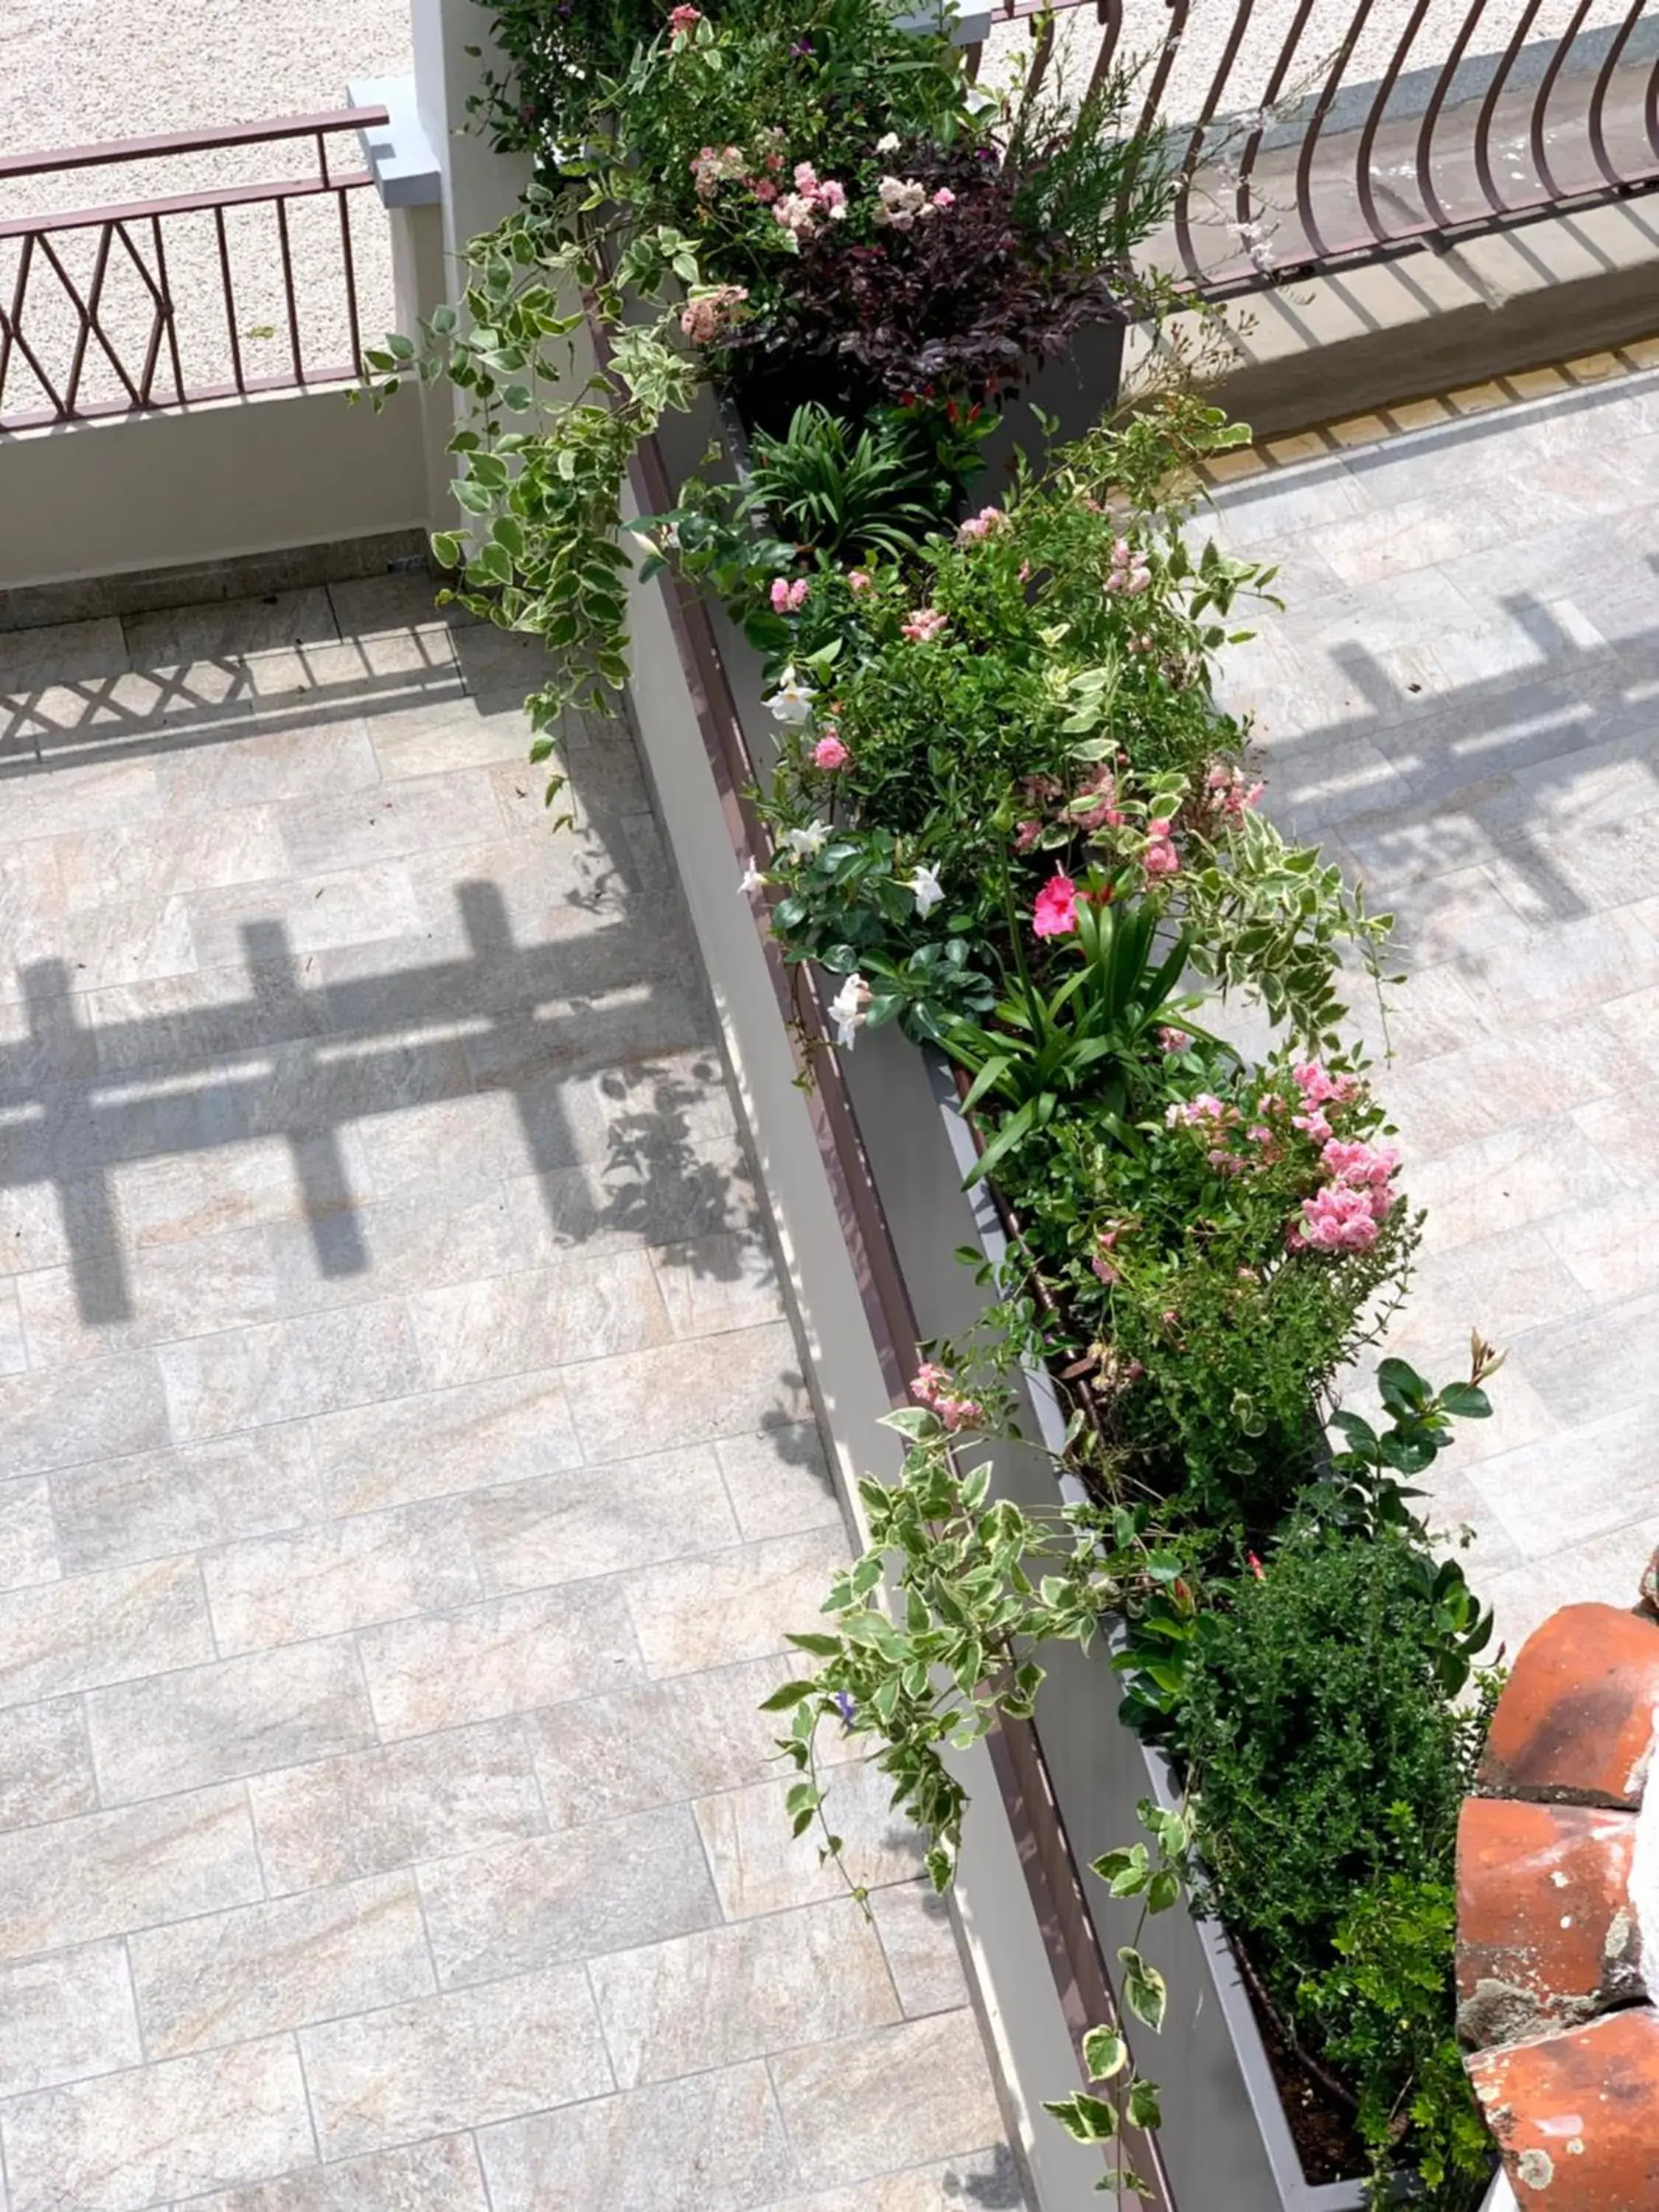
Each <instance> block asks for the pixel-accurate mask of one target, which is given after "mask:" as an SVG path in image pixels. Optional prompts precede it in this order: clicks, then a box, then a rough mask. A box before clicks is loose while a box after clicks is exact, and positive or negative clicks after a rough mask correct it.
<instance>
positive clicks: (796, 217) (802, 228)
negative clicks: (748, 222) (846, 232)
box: [772, 161, 847, 239]
mask: <svg viewBox="0 0 1659 2212" xmlns="http://www.w3.org/2000/svg"><path fill="white" fill-rule="evenodd" d="M772 214H773V217H774V220H775V221H776V222H780V223H781V224H782V226H783V228H785V229H786V230H787V231H788V232H789V234H790V235H791V236H792V237H794V238H798V239H800V238H814V237H816V236H817V229H818V225H819V224H820V223H821V222H845V221H846V220H847V187H846V186H845V185H840V184H837V183H836V179H834V178H833V177H820V176H819V175H818V173H817V170H816V169H815V168H814V167H812V164H811V162H810V161H797V162H796V164H795V189H794V191H793V192H786V193H785V194H784V195H783V197H782V198H781V199H780V200H779V201H778V202H777V204H775V207H774V208H773V210H772Z"/></svg>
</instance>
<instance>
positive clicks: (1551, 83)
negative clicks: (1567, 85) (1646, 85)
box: [1528, 0, 1590, 200]
mask: <svg viewBox="0 0 1659 2212" xmlns="http://www.w3.org/2000/svg"><path fill="white" fill-rule="evenodd" d="M1589 10H1590V0H1578V5H1577V8H1576V9H1574V10H1573V16H1572V21H1571V22H1570V23H1569V24H1568V26H1567V27H1566V29H1565V31H1563V32H1562V33H1561V42H1560V44H1559V46H1557V47H1556V49H1555V52H1553V54H1552V55H1551V56H1550V60H1549V66H1548V68H1547V70H1545V71H1544V74H1543V76H1542V77H1541V79H1540V81H1539V85H1538V97H1537V99H1536V100H1534V102H1533V109H1532V129H1531V131H1530V132H1529V133H1528V136H1529V137H1530V139H1531V142H1532V165H1533V167H1534V169H1536V170H1537V172H1538V177H1539V181H1540V183H1541V185H1543V187H1544V190H1545V191H1546V192H1547V194H1548V196H1549V197H1550V198H1551V199H1553V200H1559V199H1561V198H1563V197H1565V195H1564V194H1563V192H1562V190H1561V187H1560V185H1558V184H1557V183H1556V181H1555V173H1554V171H1553V169H1552V168H1551V167H1550V157H1549V154H1548V152H1547V149H1546V147H1545V144H1544V130H1545V120H1544V118H1545V116H1546V113H1547V110H1548V108H1549V104H1550V94H1552V93H1553V91H1554V90H1555V80H1556V79H1557V77H1559V76H1560V74H1561V71H1562V69H1563V68H1564V67H1565V63H1566V58H1567V56H1568V55H1569V54H1570V53H1571V52H1572V48H1573V42H1574V40H1576V39H1577V36H1578V33H1579V30H1580V28H1581V27H1582V26H1583V21H1584V18H1585V16H1586V15H1589Z"/></svg>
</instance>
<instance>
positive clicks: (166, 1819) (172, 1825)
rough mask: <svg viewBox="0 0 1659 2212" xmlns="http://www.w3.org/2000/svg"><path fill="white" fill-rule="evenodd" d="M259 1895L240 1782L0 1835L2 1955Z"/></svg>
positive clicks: (256, 1864) (207, 1909) (84, 1938)
mask: <svg viewBox="0 0 1659 2212" xmlns="http://www.w3.org/2000/svg"><path fill="white" fill-rule="evenodd" d="M260 1893H261V1883H260V1879H259V1860H258V1853H257V1851H256V1850H255V1849H254V1842H253V1824H252V1820H250V1819H249V1818H248V1810H247V1798H246V1794H245V1793H244V1792H243V1791H242V1790H240V1789H216V1790H188V1791H185V1793H184V1794H183V1795H181V1796H172V1797H163V1798H161V1799H159V1800H158V1801H157V1802H155V1804H151V1805H134V1806H123V1807H120V1808H117V1809H116V1810H113V1811H110V1812H94V1813H88V1814H84V1815H82V1817H81V1818H80V1819H64V1818H59V1819H58V1820H52V1821H50V1822H48V1823H46V1825H44V1826H39V1825H37V1826H32V1827H26V1828H25V1827H19V1828H16V1829H14V1830H13V1831H12V1832H10V1833H9V1834H7V1835H3V1836H0V1958H8V1959H15V1958H21V1957H27V1955H29V1954H31V1953H33V1952H37V1951H50V1950H55V1949H58V1948H60V1947H61V1946H64V1945H66V1944H70V1943H83V1942H90V1941H91V1940H92V1938H93V1937H94V1936H107V1935H118V1934H121V1933H123V1932H125V1930H126V1929H132V1928H148V1927H152V1926H154V1925H155V1924H156V1923H159V1922H161V1921H164V1920H183V1919H187V1918H189V1917H191V1916H192V1915H194V1914H197V1913H202V1912H216V1911H223V1910H225V1909H227V1908H228V1907H229V1906H231V1905H248V1904H252V1902H253V1901H254V1900H255V1899H257V1898H258V1896H259V1895H260Z"/></svg>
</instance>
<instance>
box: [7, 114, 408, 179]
mask: <svg viewBox="0 0 1659 2212" xmlns="http://www.w3.org/2000/svg"><path fill="white" fill-rule="evenodd" d="M391 120H392V118H391V114H390V112H388V110H386V108H384V107H331V108H325V109H324V110H323V112H321V113H320V114H317V115H279V116H275V117H267V118H265V119H264V121H263V122H259V123H230V124H226V125H222V126H221V127H220V128H219V129H218V130H216V131H164V132H162V133H161V136H160V137H152V138H105V139H100V141H99V142H98V143H96V144H94V145H91V146H64V147H61V148H59V149H58V150H57V151H56V152H55V153H48V154H6V155H0V177H46V176H55V175H56V174H57V173H58V171H60V170H62V169H96V168H102V167H106V166H107V165H108V164H109V163H111V162H112V161H150V160H153V159H154V158H155V156H156V155H165V154H208V153H214V152H216V151H217V150H218V149H220V148H221V147H223V146H269V145H273V144H275V143H276V142H277V141H278V140H280V139H283V138H308V137H312V136H313V133H315V132H316V131H364V130H373V129H374V128H375V127H377V126H378V125H380V124H382V123H389V122H390V121H391Z"/></svg>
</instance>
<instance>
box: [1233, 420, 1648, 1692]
mask: <svg viewBox="0 0 1659 2212" xmlns="http://www.w3.org/2000/svg"><path fill="white" fill-rule="evenodd" d="M1218 520H1219V525H1220V535H1221V538H1222V539H1223V542H1224V543H1225V544H1226V545H1227V547H1228V548H1229V549H1230V550H1238V551H1241V552H1242V551H1245V550H1249V552H1251V553H1252V554H1254V555H1255V556H1258V557H1262V558H1270V559H1276V560H1278V561H1279V562H1282V564H1283V574H1282V581H1281V584H1280V586H1279V589H1280V590H1281V592H1282V594H1283V596H1284V598H1285V600H1286V603H1287V605H1286V611H1285V613H1284V614H1282V615H1273V614H1269V615H1268V616H1267V617H1264V618H1263V619H1262V621H1261V624H1260V632H1261V634H1260V636H1259V638H1258V639H1257V641H1255V643H1254V644H1252V645H1250V646H1249V647H1245V648H1243V650H1241V651H1239V652H1238V653H1237V655H1236V657H1235V658H1234V659H1232V660H1231V675H1230V678H1229V681H1228V684H1227V687H1226V696H1227V700H1228V703H1229V704H1231V706H1233V707H1234V708H1236V709H1241V710H1243V709H1248V710H1249V711H1250V712H1252V713H1253V714H1255V717H1256V734H1257V737H1258V738H1259V740H1260V742H1261V747H1262V750H1263V753H1264V756H1265V760H1266V772H1267V776H1268V779H1269V793H1268V798H1267V802H1266V803H1267V806H1268V808H1269V811H1271V812H1272V814H1273V817H1274V818H1275V820H1277V821H1278V822H1279V824H1280V825H1281V826H1282V827H1283V828H1284V829H1285V830H1286V832H1287V833H1293V834H1295V835H1296V836H1299V837H1303V838H1305V839H1306V840H1307V841H1308V842H1318V843H1319V844H1321V845H1322V847H1323V848H1324V849H1325V851H1326V852H1327V854H1329V855H1330V856H1331V857H1332V858H1333V859H1335V860H1340V862H1341V863H1342V865H1343V866H1344V868H1345V870H1346V872H1347V873H1348V874H1349V875H1350V876H1351V877H1357V878H1362V879H1363V880H1364V884H1365V886H1366V890H1367V892H1368V895H1369V897H1370V903H1371V904H1372V906H1373V907H1374V908H1391V909H1393V910H1394V911H1395V914H1396V915H1398V917H1399V936H1398V945H1399V949H1400V951H1401V953H1402V954H1403V956H1404V957H1403V959H1402V961H1401V963H1399V964H1401V966H1403V967H1404V968H1406V969H1407V970H1408V971H1409V980H1408V981H1407V982H1406V983H1405V984H1404V986H1403V987H1401V988H1400V989H1399V990H1397V991H1396V992H1395V993H1393V994H1390V996H1391V1000H1392V1004H1393V1008H1394V1011H1393V1012H1392V1014H1391V1016H1390V1018H1389V1023H1388V1030H1387V1040H1386V1042H1390V1043H1391V1044H1392V1047H1393V1051H1394V1060H1393V1064H1392V1065H1391V1066H1381V1067H1379V1070H1378V1081H1379V1087H1380V1089H1381V1090H1382V1091H1383V1095H1384V1096H1385V1097H1386V1098H1387V1099H1388V1101H1389V1103H1390V1104H1391V1106H1392V1108H1393V1109H1394V1112H1395V1117H1396V1118H1397V1120H1398V1121H1399V1124H1400V1127H1401V1133H1402V1144H1403V1146H1404V1149H1405V1152H1406V1159H1407V1168H1406V1174H1405V1176H1403V1177H1402V1180H1403V1181H1404V1182H1406V1184H1407V1188H1408V1189H1409V1190H1410V1192H1411V1194H1412V1196H1413V1200H1415V1201H1416V1202H1417V1203H1419V1204H1420V1205H1422V1206H1425V1207H1426V1208H1427V1210H1428V1226H1427V1235H1426V1238H1425V1245H1424V1251H1423V1258H1422V1264H1421V1267H1420V1268H1419V1274H1418V1279H1417V1282H1416V1285H1415V1287H1414V1291H1413V1296H1412V1297H1411V1300H1410V1303H1409V1304H1408V1306H1407V1309H1406V1310H1405V1312H1404V1313H1403V1315H1402V1316H1401V1320H1400V1322H1399V1323H1398V1325H1397V1326H1396V1328H1395V1331H1394V1333H1393V1335H1392V1337H1391V1340H1390V1346H1389V1348H1390V1349H1392V1350H1394V1351H1396V1352H1399V1353H1400V1354H1401V1356H1402V1357H1405V1358H1409V1359H1410V1360H1411V1361H1412V1362H1413V1364H1415V1365H1417V1366H1419V1368H1421V1369H1423V1370H1425V1371H1426V1372H1427V1373H1428V1374H1429V1375H1430V1376H1431V1379H1432V1380H1435V1381H1443V1380H1448V1379H1450V1378H1451V1377H1452V1376H1454V1375H1455V1373H1457V1372H1458V1371H1460V1370H1461V1369H1462V1366H1463V1364H1464V1363H1465V1360H1466V1357H1467V1352H1466V1347H1467V1345H1468V1333H1469V1330H1470V1328H1471V1327H1473V1326H1478V1327H1479V1328H1480V1329H1481V1331H1482V1332H1483V1333H1484V1334H1486V1335H1487V1336H1488V1337H1490V1338H1492V1340H1494V1341H1496V1342H1497V1343H1498V1344H1499V1345H1502V1346H1508V1347H1509V1352H1510V1357H1509V1363H1508V1365H1507V1366H1506V1367H1505V1369H1504V1371H1503V1372H1502V1373H1501V1374H1500V1375H1499V1376H1498V1377H1497V1378H1496V1380H1495V1382H1494V1383H1493V1385H1492V1396H1493V1400H1494V1404H1495V1407H1496V1413H1495V1418H1494V1419H1492V1421H1491V1422H1490V1423H1486V1424H1469V1425H1468V1426H1467V1427H1466V1429H1465V1430H1464V1432H1463V1440H1462V1442H1461V1443H1459V1444H1458V1445H1457V1446H1456V1447H1455V1449H1454V1450H1453V1451H1452V1452H1450V1453H1449V1454H1448V1455H1446V1457H1445V1458H1444V1459H1443V1460H1442V1462H1440V1466H1439V1468H1438V1470H1437V1473H1436V1474H1435V1475H1434V1476H1433V1477H1431V1478H1430V1480H1431V1486H1432V1488H1433V1490H1434V1492H1435V1494H1436V1497H1437V1501H1438V1504H1439V1507H1440V1510H1441V1513H1442V1516H1443V1518H1444V1519H1445V1520H1446V1521H1447V1522H1448V1523H1449V1524H1450V1525H1455V1524H1458V1523H1467V1524H1468V1525H1469V1526H1471V1527H1473V1528H1474V1531H1475V1542H1474V1547H1473V1550H1472V1552H1471V1553H1469V1554H1468V1564H1469V1565H1470V1570H1471V1572H1472V1574H1473V1575H1474V1577H1475V1578H1476V1579H1477V1581H1478V1583H1479V1586H1480V1589H1482V1591H1483V1592H1484V1594H1485V1595H1486V1596H1487V1597H1488V1598H1489V1599H1490V1600H1492V1601H1493V1602H1494V1603H1495V1605H1496V1607H1497V1612H1498V1629H1499V1632H1500V1634H1501V1635H1503V1636H1504V1638H1507V1640H1508V1643H1509V1645H1510V1650H1511V1651H1513V1650H1514V1649H1515V1647H1516V1644H1517V1642H1518V1641H1519V1640H1520V1639H1521V1638H1522V1637H1523V1636H1524V1635H1525V1634H1526V1633H1527V1632H1528V1631H1529V1630H1530V1629H1531V1628H1532V1627H1533V1626H1535V1625H1536V1624H1537V1622H1538V1621H1539V1620H1541V1619H1542V1618H1543V1617H1544V1615H1546V1614H1547V1613H1549V1612H1551V1611H1552V1610H1553V1608H1554V1607H1556V1606H1558V1605H1559V1604H1561V1603H1563V1602H1565V1601H1571V1600H1574V1599H1582V1598H1592V1597H1595V1598H1602V1599H1606V1600H1608V1601H1612V1602H1613V1603H1617V1604H1620V1605H1628V1604H1630V1603H1632V1601H1633V1597H1634V1592H1635V1588H1636V1582H1637V1577H1638V1572H1639V1570H1640V1568H1641V1566H1642V1565H1643V1564H1644V1561H1645V1559H1646V1558H1647V1555H1648V1553H1650V1551H1651V1550H1652V1549H1653V1547H1654V1546H1655V1545H1656V1543H1659V1455H1656V1451H1655V1444H1654V1438H1655V1434H1656V1423H1659V1110H1656V1090H1659V378H1655V377H1652V376H1648V377H1632V378H1630V379H1627V380H1622V381H1620V382H1618V383H1614V384H1609V385H1607V386H1601V387H1599V388H1598V387H1591V388H1589V389H1585V390H1580V391H1571V390H1569V391H1566V392H1563V393H1562V394H1561V395H1560V396H1558V397H1553V398H1542V399H1540V400H1537V401H1535V402H1533V403H1530V404H1526V405H1523V406H1511V407H1507V408H1504V409H1501V410H1498V411H1495V412H1492V413H1490V414H1480V415H1475V416H1471V417H1469V418H1468V419H1467V420H1463V421H1458V422H1451V423H1449V424H1448V425H1447V426H1445V427H1443V428H1431V429H1425V430H1423V431H1420V432H1418V433H1414V434H1413V435H1407V436H1403V437H1400V438H1397V439H1395V440H1392V441H1389V442H1386V443H1381V444H1378V445H1376V446H1375V447H1370V448H1368V449H1358V450H1355V451H1353V452H1352V453H1348V454H1346V456H1344V457H1342V458H1340V459H1326V460H1322V461H1316V462H1313V463H1311V464H1309V465H1304V466H1297V467H1294V468H1291V469H1289V470H1286V471H1278V472H1275V473H1273V474H1272V475H1270V476H1268V477H1261V478H1257V479H1255V481H1253V482H1248V483H1240V484H1237V485H1234V486H1231V487H1230V488H1228V489H1226V490H1225V492H1224V493H1222V494H1221V495H1220V496H1219V515H1218ZM1357 1011H1358V1012H1359V1013H1360V1014H1361V1016H1362V1026H1363V1027H1364V1028H1365V1030H1366V1031H1367V1033H1368V1036H1369V1039H1370V1046H1371V1049H1372V1051H1373V1052H1374V1053H1375V1054H1378V1055H1380V1054H1382V1053H1383V1050H1384V1048H1385V1039H1384V1036H1383V1025H1382V1024H1381V1022H1380V1021H1379V1019H1378V1017H1377V1015H1376V1010H1375V1008H1374V1007H1373V1008H1367V1007H1366V1006H1364V1003H1363V1001H1362V1003H1361V1005H1360V1006H1359V1007H1358V1009H1357Z"/></svg>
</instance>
